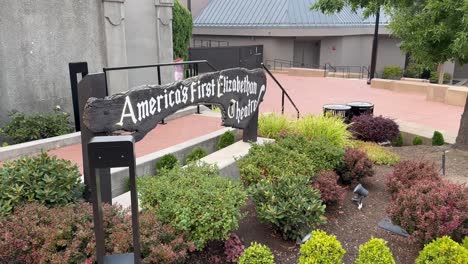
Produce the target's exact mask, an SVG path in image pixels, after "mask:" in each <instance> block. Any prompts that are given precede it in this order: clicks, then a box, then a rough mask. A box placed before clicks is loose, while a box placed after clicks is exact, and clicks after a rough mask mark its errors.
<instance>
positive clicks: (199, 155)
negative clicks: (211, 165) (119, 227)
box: [185, 148, 208, 164]
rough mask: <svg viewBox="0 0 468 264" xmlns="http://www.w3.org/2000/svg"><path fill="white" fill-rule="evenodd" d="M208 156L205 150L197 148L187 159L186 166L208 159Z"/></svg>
mask: <svg viewBox="0 0 468 264" xmlns="http://www.w3.org/2000/svg"><path fill="white" fill-rule="evenodd" d="M207 155H208V153H207V152H206V151H205V150H203V149H202V148H195V149H194V150H192V152H190V153H189V154H188V155H187V157H186V158H185V164H188V163H190V162H195V161H197V160H200V159H202V158H204V157H206V156H207Z"/></svg>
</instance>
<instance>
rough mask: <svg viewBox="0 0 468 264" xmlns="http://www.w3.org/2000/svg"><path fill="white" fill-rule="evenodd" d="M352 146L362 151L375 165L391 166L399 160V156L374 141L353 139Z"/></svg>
mask: <svg viewBox="0 0 468 264" xmlns="http://www.w3.org/2000/svg"><path fill="white" fill-rule="evenodd" d="M400 135H401V134H400ZM354 147H355V148H357V149H359V150H361V151H364V152H365V153H366V154H367V156H368V157H369V159H370V160H372V162H374V164H377V165H389V166H393V165H395V164H397V163H398V162H400V156H398V155H397V154H395V153H393V152H391V151H389V150H388V149H386V148H384V147H382V146H379V144H377V143H374V142H363V141H355V143H354Z"/></svg>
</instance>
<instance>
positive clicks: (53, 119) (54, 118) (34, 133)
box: [0, 108, 72, 143]
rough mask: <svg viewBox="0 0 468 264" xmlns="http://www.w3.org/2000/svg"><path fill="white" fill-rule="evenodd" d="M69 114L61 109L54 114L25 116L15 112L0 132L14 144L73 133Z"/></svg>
mask: <svg viewBox="0 0 468 264" xmlns="http://www.w3.org/2000/svg"><path fill="white" fill-rule="evenodd" d="M71 132H72V128H71V126H70V121H69V114H67V113H65V112H61V111H60V108H57V109H55V111H54V112H52V113H45V114H32V115H25V114H24V113H20V112H14V113H12V114H10V121H9V122H8V123H7V124H6V125H5V126H4V127H3V128H2V129H1V130H0V134H5V135H6V136H7V137H8V139H9V140H11V141H12V142H14V143H23V142H28V141H32V140H37V139H43V138H49V137H55V136H60V135H64V134H67V133H71Z"/></svg>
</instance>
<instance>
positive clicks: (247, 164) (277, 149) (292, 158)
mask: <svg viewBox="0 0 468 264" xmlns="http://www.w3.org/2000/svg"><path fill="white" fill-rule="evenodd" d="M237 164H238V166H239V170H240V175H241V180H242V182H243V183H244V184H246V185H251V184H254V183H257V182H258V181H260V180H261V179H268V180H275V179H277V178H279V177H292V176H297V175H305V176H309V177H311V176H313V175H315V172H316V171H315V168H314V166H313V164H312V162H311V160H310V159H309V158H308V157H307V156H306V155H304V154H301V153H299V152H297V151H294V150H290V149H287V148H283V147H282V146H280V145H279V144H277V143H274V142H272V143H266V144H263V145H257V144H254V145H252V147H251V148H250V150H249V153H248V154H247V155H246V156H244V157H243V158H242V159H240V160H238V161H237Z"/></svg>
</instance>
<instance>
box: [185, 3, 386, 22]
mask: <svg viewBox="0 0 468 264" xmlns="http://www.w3.org/2000/svg"><path fill="white" fill-rule="evenodd" d="M315 2H316V0H211V2H210V3H209V4H208V5H207V7H206V8H205V9H204V10H203V12H202V13H201V14H200V15H199V16H198V17H197V18H196V19H195V21H194V26H195V27H222V28H227V27H237V28H311V27H366V26H372V25H374V23H375V17H369V18H367V19H363V17H362V11H360V10H358V12H357V13H356V12H353V11H352V10H351V8H349V7H345V8H344V9H343V10H342V11H341V12H339V13H337V14H333V15H325V14H322V13H321V12H320V11H316V10H313V11H312V10H310V7H311V6H312V5H313V4H314V3H315ZM380 24H381V25H386V24H388V17H387V16H386V15H385V14H382V15H381V17H380Z"/></svg>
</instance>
